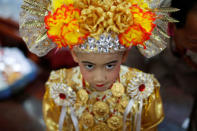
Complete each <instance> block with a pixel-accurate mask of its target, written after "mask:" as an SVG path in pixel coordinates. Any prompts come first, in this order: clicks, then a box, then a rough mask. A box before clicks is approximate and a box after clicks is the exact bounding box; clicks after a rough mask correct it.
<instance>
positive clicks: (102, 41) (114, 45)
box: [20, 0, 177, 131]
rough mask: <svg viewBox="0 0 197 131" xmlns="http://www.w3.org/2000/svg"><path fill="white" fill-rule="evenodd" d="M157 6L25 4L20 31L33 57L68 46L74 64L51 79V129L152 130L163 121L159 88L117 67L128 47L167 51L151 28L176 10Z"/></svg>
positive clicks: (46, 110)
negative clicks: (168, 13)
mask: <svg viewBox="0 0 197 131" xmlns="http://www.w3.org/2000/svg"><path fill="white" fill-rule="evenodd" d="M154 3H156V1H154V0H153V1H151V2H144V1H143V0H141V1H140V0H139V1H136V0H97V1H94V0H87V1H86V0H74V1H73V0H52V1H48V0H42V1H40V2H37V1H34V2H30V1H28V0H25V2H24V4H23V6H22V8H23V11H22V13H21V21H22V22H21V26H20V27H21V28H20V29H21V35H22V36H23V38H24V40H25V41H26V43H27V45H28V47H29V48H30V50H31V51H32V52H34V53H36V54H37V55H40V56H41V55H45V54H46V53H47V52H48V51H49V50H51V49H52V48H54V44H53V43H52V42H51V41H53V42H54V43H56V44H57V46H58V47H59V48H60V47H62V46H68V47H70V48H71V52H72V56H73V59H74V60H75V62H77V63H78V64H79V67H75V68H71V69H60V70H57V71H52V72H51V75H50V77H49V80H48V81H47V83H46V87H47V88H46V93H45V95H44V99H43V114H44V120H45V123H46V126H47V129H48V130H58V129H59V130H68V131H72V130H76V131H78V130H80V131H83V130H88V131H89V130H92V131H101V130H102V131H110V130H116V131H120V130H124V131H127V130H136V131H140V130H145V131H154V130H156V129H157V125H158V124H159V123H160V122H161V121H162V120H163V117H164V115H163V107H162V102H161V98H160V94H159V86H160V85H159V83H158V81H157V80H156V79H155V78H154V77H153V75H150V74H146V73H143V72H141V71H139V70H137V69H133V68H128V67H126V66H121V64H122V62H124V61H125V59H126V55H127V50H128V49H129V48H130V47H131V46H133V45H137V46H138V48H139V49H140V51H141V52H142V53H143V54H144V55H146V56H147V57H151V56H153V55H156V54H157V53H158V52H160V51H161V50H162V49H163V47H164V46H165V45H162V42H163V37H160V35H164V36H166V34H165V32H164V31H163V30H162V28H163V27H161V26H160V25H157V26H156V25H155V24H158V23H159V24H161V23H162V20H163V21H164V24H166V23H165V22H166V21H169V20H171V21H172V20H173V19H172V18H170V17H167V15H166V12H171V11H176V10H177V9H174V8H159V7H158V6H157V5H156V4H155V6H153V5H154ZM38 7H39V8H38ZM153 7H154V8H153ZM156 7H158V8H156ZM158 12H160V13H159V15H158ZM161 12H162V14H163V15H161ZM29 15H30V16H32V17H29ZM27 16H28V17H27ZM32 18H33V21H32ZM42 20H44V21H43V22H42ZM174 21H175V20H174ZM30 23H31V26H30ZM42 24H44V25H45V26H44V28H43V27H42V26H40V25H42ZM32 25H34V26H35V27H36V28H34V29H33V30H32ZM45 28H46V29H45ZM158 32H160V34H158ZM30 33H31V34H32V35H29V34H30ZM151 34H154V35H151ZM152 42H154V43H152Z"/></svg>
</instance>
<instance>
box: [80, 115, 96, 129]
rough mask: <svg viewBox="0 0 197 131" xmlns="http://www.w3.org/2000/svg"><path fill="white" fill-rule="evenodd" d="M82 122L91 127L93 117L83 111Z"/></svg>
mask: <svg viewBox="0 0 197 131" xmlns="http://www.w3.org/2000/svg"><path fill="white" fill-rule="evenodd" d="M81 120H82V123H83V124H84V125H85V126H87V127H92V126H93V125H94V118H93V116H92V114H90V113H89V112H85V113H83V114H82V116H81Z"/></svg>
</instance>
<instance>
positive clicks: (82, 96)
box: [77, 89, 88, 104]
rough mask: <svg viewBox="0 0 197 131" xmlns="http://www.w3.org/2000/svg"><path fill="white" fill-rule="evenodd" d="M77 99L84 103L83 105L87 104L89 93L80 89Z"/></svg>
mask: <svg viewBox="0 0 197 131" xmlns="http://www.w3.org/2000/svg"><path fill="white" fill-rule="evenodd" d="M77 99H78V100H79V101H80V102H82V103H84V104H85V103H86V102H87V101H88V93H87V92H86V90H84V89H80V90H79V91H78V92H77Z"/></svg>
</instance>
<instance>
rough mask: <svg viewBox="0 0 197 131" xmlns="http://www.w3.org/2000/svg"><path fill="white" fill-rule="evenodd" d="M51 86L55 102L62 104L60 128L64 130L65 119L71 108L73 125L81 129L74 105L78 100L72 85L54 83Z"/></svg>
mask: <svg viewBox="0 0 197 131" xmlns="http://www.w3.org/2000/svg"><path fill="white" fill-rule="evenodd" d="M49 88H50V95H51V98H53V100H54V102H55V103H56V104H57V105H59V106H62V109H61V114H60V118H59V130H60V131H62V129H63V124H64V119H65V118H66V115H67V109H68V108H70V116H71V119H72V122H73V125H74V127H75V130H76V131H79V128H78V120H77V117H76V115H75V112H74V109H73V107H72V106H73V105H74V104H75V101H76V93H75V92H74V91H73V89H72V88H71V87H69V86H67V85H66V84H64V83H53V84H51V86H50V87H49Z"/></svg>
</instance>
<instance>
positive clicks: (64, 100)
mask: <svg viewBox="0 0 197 131" xmlns="http://www.w3.org/2000/svg"><path fill="white" fill-rule="evenodd" d="M50 95H51V98H53V99H54V102H55V103H56V104H57V105H59V106H68V107H69V106H71V105H73V104H74V103H75V101H76V93H75V92H74V91H73V89H72V88H71V87H69V86H67V85H66V84H64V83H54V84H52V85H51V86H50Z"/></svg>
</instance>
